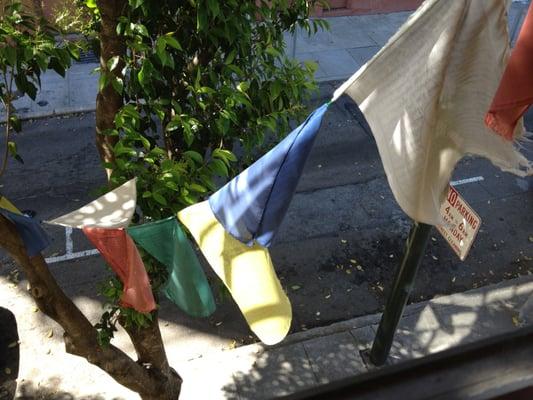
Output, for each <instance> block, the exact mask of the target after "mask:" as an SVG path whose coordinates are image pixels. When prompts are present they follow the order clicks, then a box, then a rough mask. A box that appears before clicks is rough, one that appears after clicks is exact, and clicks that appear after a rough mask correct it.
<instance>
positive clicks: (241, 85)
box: [237, 82, 250, 93]
mask: <svg viewBox="0 0 533 400" xmlns="http://www.w3.org/2000/svg"><path fill="white" fill-rule="evenodd" d="M248 89H250V83H248V82H241V83H239V84H238V85H237V90H238V91H239V92H243V93H244V92H246V91H247V90H248Z"/></svg>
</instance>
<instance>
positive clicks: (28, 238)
mask: <svg viewBox="0 0 533 400" xmlns="http://www.w3.org/2000/svg"><path fill="white" fill-rule="evenodd" d="M2 199H5V197H2ZM4 206H6V207H10V208H11V209H12V210H14V211H11V210H9V209H7V208H3V207H4ZM1 207H2V208H0V214H2V215H3V216H4V217H6V218H7V219H8V220H10V221H11V222H12V223H13V224H14V225H15V228H16V229H17V232H18V234H19V236H20V238H21V239H22V242H23V243H24V247H26V251H27V253H28V256H29V257H34V256H36V255H38V254H39V253H41V251H43V250H44V249H45V248H47V247H48V246H49V245H50V238H49V236H48V235H47V234H46V232H45V231H44V229H43V228H42V227H41V223H40V222H39V221H37V220H35V219H33V218H30V217H28V216H27V215H24V214H21V213H20V211H18V209H17V208H16V207H15V206H13V204H11V203H10V202H9V200H7V199H5V200H4V202H2V203H1Z"/></svg>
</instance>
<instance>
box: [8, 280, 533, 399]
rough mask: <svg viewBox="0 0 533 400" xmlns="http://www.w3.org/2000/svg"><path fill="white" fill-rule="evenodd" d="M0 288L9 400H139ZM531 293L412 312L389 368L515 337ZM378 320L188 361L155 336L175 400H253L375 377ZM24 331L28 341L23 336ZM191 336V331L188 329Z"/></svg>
mask: <svg viewBox="0 0 533 400" xmlns="http://www.w3.org/2000/svg"><path fill="white" fill-rule="evenodd" d="M0 282H1V280H0ZM20 285H23V282H21V284H20ZM20 285H19V286H20ZM2 286H3V289H2V291H0V304H3V305H4V306H7V308H8V309H10V310H11V311H13V312H14V313H15V315H18V316H20V315H21V313H22V312H25V313H26V317H25V318H17V319H18V324H19V328H18V329H19V333H20V334H21V339H20V340H21V344H20V351H21V357H22V358H21V364H20V366H21V370H20V371H19V379H18V396H17V398H20V399H22V398H24V399H47V400H59V399H67V398H68V399H84V400H107V399H115V400H119V399H126V400H130V399H131V400H133V399H138V396H137V395H136V394H135V393H133V392H131V391H129V390H128V389H126V388H124V387H123V386H121V385H119V384H118V383H116V382H115V381H114V380H112V379H111V378H110V377H109V376H108V375H106V374H105V373H104V372H102V371H101V370H99V369H98V368H96V367H94V366H92V365H90V364H89V363H87V362H86V361H85V360H83V359H81V358H78V357H75V356H72V355H69V354H67V353H65V351H64V345H63V343H62V339H61V338H60V337H59V336H60V335H59V331H60V330H58V329H57V326H55V324H53V323H52V322H51V321H50V320H49V319H47V318H45V317H44V316H43V315H42V314H41V313H40V312H36V309H35V307H34V306H33V305H32V300H31V299H30V298H29V296H27V295H24V294H22V293H21V290H20V288H19V287H17V285H10V286H9V287H8V285H2ZM532 295H533V276H532V275H525V276H522V277H520V278H517V279H513V280H509V281H505V282H502V283H500V284H496V285H491V286H485V287H483V288H481V289H475V290H470V291H467V292H464V293H457V294H453V295H450V296H442V297H436V298H434V299H432V300H430V301H427V302H421V303H416V304H412V305H410V306H408V307H407V308H406V310H405V313H404V316H403V318H402V320H401V322H400V325H399V328H398V330H397V333H396V336H395V341H394V344H393V348H392V351H391V354H390V357H389V363H392V364H394V363H400V362H402V361H405V360H409V359H413V358H418V357H423V356H425V355H428V354H432V353H436V352H439V351H442V350H446V349H449V348H451V347H454V346H457V345H459V344H465V343H469V342H473V341H477V340H481V339H483V338H487V337H491V336H493V335H497V334H501V333H504V332H509V331H512V330H515V329H517V327H518V326H521V325H525V324H527V322H525V321H521V319H520V318H519V313H520V309H521V308H522V307H523V306H524V304H525V303H526V301H527V299H528V298H529V297H530V296H532ZM77 303H79V301H77ZM81 305H83V304H81ZM89 308H90V307H89ZM86 309H88V305H85V306H84V307H83V306H82V311H84V312H86V311H87V310H86ZM380 317H381V316H380V314H373V315H368V316H363V317H359V318H354V319H351V320H348V321H344V322H340V323H336V324H332V325H329V326H326V327H320V328H315V329H310V330H308V331H303V332H299V333H295V334H292V335H290V336H288V337H287V338H286V340H284V341H283V342H282V343H280V344H279V345H276V346H272V347H267V346H265V345H263V344H261V343H256V344H252V345H248V346H242V347H239V348H236V349H231V348H229V349H228V348H226V350H217V349H215V348H211V349H203V351H201V352H199V353H197V354H196V355H194V356H192V357H191V356H190V355H189V354H190V353H188V352H187V351H185V352H184V351H183V349H182V348H180V345H179V343H177V342H179V341H181V340H183V339H178V338H176V337H175V333H176V332H175V331H172V327H169V328H167V326H168V322H165V321H164V320H162V321H161V328H162V332H163V336H164V339H165V344H166V347H167V354H168V357H169V362H170V364H171V365H172V366H173V367H174V368H175V369H176V370H177V371H178V372H179V374H180V375H181V376H182V377H183V379H184V385H183V391H182V395H181V396H180V399H181V400H189V399H190V400H197V399H209V400H218V399H233V400H245V399H246V400H248V399H249V400H261V399H271V398H276V397H279V396H282V395H287V394H292V393H297V392H299V391H301V390H304V389H309V388H313V387H316V386H318V385H321V384H324V383H329V382H334V381H337V380H339V379H343V378H346V377H351V376H356V375H359V374H364V373H365V372H367V371H369V370H371V369H375V367H373V366H371V365H367V364H366V363H365V361H364V360H363V358H362V356H361V353H362V352H365V351H368V349H370V347H371V345H372V341H373V339H374V336H375V332H376V327H377V324H378V323H379V319H380ZM529 323H531V321H529ZM30 331H31V333H30V335H27V334H25V333H27V332H30ZM54 332H55V333H54ZM190 334H191V335H198V334H199V332H195V331H194V330H191V332H190ZM35 340H37V341H35ZM185 340H187V339H185ZM114 343H115V344H117V345H118V346H120V347H121V348H122V349H125V351H126V352H127V353H128V354H131V355H133V353H134V350H133V348H132V347H131V343H128V341H127V338H126V335H125V334H124V333H123V332H118V334H117V337H116V339H115V340H114ZM45 366H46V367H45ZM65 371H69V372H68V373H66V372H65ZM532 383H533V377H532Z"/></svg>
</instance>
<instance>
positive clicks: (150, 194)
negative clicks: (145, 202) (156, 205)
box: [142, 190, 152, 199]
mask: <svg viewBox="0 0 533 400" xmlns="http://www.w3.org/2000/svg"><path fill="white" fill-rule="evenodd" d="M149 197H152V192H150V191H148V190H147V191H146V192H144V193H143V194H142V198H143V199H148V198H149Z"/></svg>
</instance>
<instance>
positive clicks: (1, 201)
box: [0, 195, 22, 215]
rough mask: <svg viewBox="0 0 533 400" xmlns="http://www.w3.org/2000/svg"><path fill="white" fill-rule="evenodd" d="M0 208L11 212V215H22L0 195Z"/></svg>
mask: <svg viewBox="0 0 533 400" xmlns="http://www.w3.org/2000/svg"><path fill="white" fill-rule="evenodd" d="M0 208H3V209H5V210H8V211H11V212H12V213H15V214H19V215H22V213H21V212H20V210H19V209H18V208H17V207H15V206H14V205H13V203H11V202H10V201H9V200H8V199H7V198H6V197H4V196H2V195H0Z"/></svg>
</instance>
